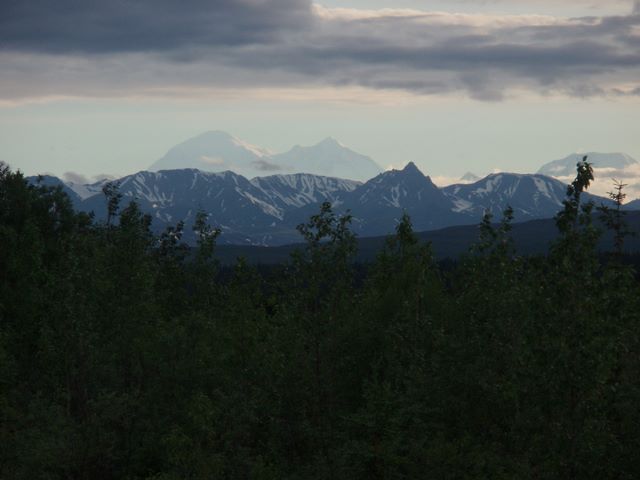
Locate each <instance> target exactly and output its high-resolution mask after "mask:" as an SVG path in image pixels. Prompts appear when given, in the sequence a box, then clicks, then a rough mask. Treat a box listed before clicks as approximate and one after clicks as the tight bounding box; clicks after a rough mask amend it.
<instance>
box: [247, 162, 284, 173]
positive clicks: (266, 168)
mask: <svg viewBox="0 0 640 480" xmlns="http://www.w3.org/2000/svg"><path fill="white" fill-rule="evenodd" d="M251 165H252V166H253V167H254V168H256V169H258V170H260V171H261V172H279V171H281V170H282V168H281V167H280V165H276V164H275V163H271V162H267V161H266V160H254V161H253V162H251Z"/></svg>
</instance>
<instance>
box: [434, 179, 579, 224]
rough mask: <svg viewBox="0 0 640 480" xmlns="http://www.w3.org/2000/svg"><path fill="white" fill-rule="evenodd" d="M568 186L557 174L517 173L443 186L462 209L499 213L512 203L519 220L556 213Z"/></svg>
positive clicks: (474, 211) (479, 212) (446, 193)
mask: <svg viewBox="0 0 640 480" xmlns="http://www.w3.org/2000/svg"><path fill="white" fill-rule="evenodd" d="M566 190H567V187H566V185H565V184H564V183H562V182H561V181H559V180H556V179H554V178H551V177H547V176H544V175H529V174H517V173H494V174H491V175H487V176H486V177H485V178H483V179H481V180H478V181H476V182H474V183H470V184H456V185H450V186H448V187H445V188H444V189H443V191H444V193H445V195H447V196H448V197H449V198H450V199H451V200H452V201H453V202H454V203H455V205H456V211H458V212H460V213H465V214H468V215H470V216H473V217H478V216H479V215H482V214H483V213H484V212H485V211H487V210H488V211H490V212H491V213H492V214H493V215H494V216H496V217H500V216H501V215H502V212H503V211H504V210H505V209H506V208H507V206H511V207H512V208H513V209H514V214H515V218H516V220H517V221H522V220H524V219H532V218H549V217H552V216H554V215H555V214H556V213H557V212H558V210H559V209H560V208H561V206H562V200H563V199H564V198H565V194H566Z"/></svg>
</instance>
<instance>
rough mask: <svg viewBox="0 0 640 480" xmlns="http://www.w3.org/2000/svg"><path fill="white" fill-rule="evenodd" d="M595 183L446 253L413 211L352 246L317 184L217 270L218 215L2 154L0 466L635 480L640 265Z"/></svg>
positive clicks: (16, 469) (588, 174)
mask: <svg viewBox="0 0 640 480" xmlns="http://www.w3.org/2000/svg"><path fill="white" fill-rule="evenodd" d="M592 180H593V173H592V168H591V166H590V164H589V163H588V162H586V161H583V162H581V163H579V164H578V166H577V173H576V178H575V180H574V181H573V183H572V184H571V185H569V186H568V188H567V197H566V200H565V201H564V207H563V209H562V210H561V211H560V212H559V213H558V215H557V216H556V219H555V220H556V225H557V228H558V231H559V235H558V238H557V240H555V242H554V243H553V245H552V246H551V248H550V249H549V251H548V253H547V254H546V255H529V256H523V255H519V254H518V253H517V252H516V251H515V250H514V248H513V244H512V242H511V240H510V236H509V231H510V228H511V223H512V220H513V218H512V216H513V215H512V212H511V211H510V210H509V209H507V210H506V211H505V212H504V216H503V218H502V219H492V218H491V217H489V216H488V215H486V216H485V218H484V219H483V220H482V222H481V223H480V225H479V228H478V232H479V235H478V240H477V242H476V244H475V245H474V247H473V248H472V250H471V251H470V252H469V253H468V254H466V255H464V256H462V257H460V258H458V259H457V260H456V261H455V262H452V263H450V264H448V267H447V268H442V266H441V265H440V264H438V263H437V262H436V261H435V260H434V258H433V254H432V251H431V249H430V245H429V244H425V243H422V242H420V241H418V239H417V237H416V235H415V234H414V232H413V230H412V226H411V219H410V218H408V217H407V216H406V215H405V216H404V217H403V218H402V220H401V221H400V222H399V223H398V225H397V229H396V234H395V235H394V236H391V237H390V238H389V239H388V241H387V243H386V245H385V247H384V248H383V249H382V250H381V251H380V252H379V254H378V256H377V258H376V260H375V262H372V263H370V264H367V265H359V264H356V263H355V262H354V261H353V259H354V256H355V253H356V241H355V237H354V235H353V233H352V232H351V231H350V228H349V226H350V221H351V218H350V217H349V215H345V216H339V215H336V214H335V213H334V212H333V211H332V209H331V205H330V204H328V203H325V204H323V205H322V206H321V208H320V209H319V211H318V213H317V214H315V215H314V216H312V217H311V218H310V219H309V220H308V221H307V222H306V223H303V224H301V225H300V226H299V227H298V230H299V232H300V235H301V239H302V240H303V241H304V246H303V247H301V248H299V249H298V250H297V251H296V252H295V253H294V254H293V255H292V256H291V259H290V261H289V262H287V263H284V264H282V265H279V266H278V267H274V268H271V269H269V271H268V272H264V271H261V270H260V269H259V268H257V267H256V266H252V265H250V264H248V263H247V262H245V261H243V260H242V259H238V262H237V263H236V265H235V266H234V267H233V268H231V269H223V268H221V266H220V265H219V262H218V261H217V260H216V240H217V238H218V235H219V233H220V231H219V230H218V229H217V228H216V226H215V225H209V224H208V222H207V215H206V213H205V212H200V213H199V215H198V217H197V220H196V222H195V224H194V226H193V230H194V232H195V234H196V237H197V239H198V243H197V245H196V246H187V245H186V244H184V243H183V241H182V239H181V237H182V234H183V231H184V229H185V226H184V225H182V224H178V225H175V226H174V227H172V228H169V229H167V230H166V231H165V232H163V233H162V234H159V235H157V234H154V233H153V231H152V229H151V221H152V220H151V218H150V217H149V216H147V215H144V214H143V213H142V212H141V211H140V209H139V207H138V206H137V205H136V203H135V202H132V203H129V204H128V205H123V204H122V202H121V198H120V196H119V194H118V191H117V188H116V186H115V185H112V186H110V187H108V188H106V189H105V191H104V193H105V202H107V205H108V212H109V215H108V218H107V220H106V221H103V222H97V221H95V220H94V219H93V218H92V217H91V216H90V215H87V214H85V213H78V212H75V211H74V210H73V208H72V206H71V203H70V201H69V199H68V198H67V197H66V195H65V194H64V193H63V192H62V191H61V190H60V189H59V188H57V189H56V188H52V187H45V186H43V185H31V184H29V183H28V182H27V181H26V179H25V178H24V176H23V175H22V174H21V173H20V172H13V171H12V170H11V169H10V168H9V167H8V166H6V165H0V478H2V479H30V480H35V479H96V480H99V479H131V480H133V479H148V480H151V479H153V480H170V479H218V478H220V479H223V478H228V479H241V478H247V479H249V478H250V479H292V480H293V479H400V478H433V479H523V478H535V479H551V478H563V479H565V478H569V479H573V478H581V479H588V478H594V479H604V478H612V479H613V478H615V479H632V478H638V476H639V475H640V313H639V312H640V302H639V300H640V295H638V293H639V291H638V288H639V284H638V279H637V272H636V271H635V269H634V267H633V266H632V265H629V264H628V263H626V262H625V261H624V255H623V251H624V240H625V238H626V237H627V236H628V235H629V234H630V231H629V228H628V226H627V225H626V223H625V217H624V212H623V211H622V210H621V209H620V205H621V204H622V202H623V200H624V193H623V190H622V185H620V184H619V185H618V186H617V187H614V188H612V193H611V197H612V199H613V200H614V201H615V205H616V206H614V207H599V206H597V205H593V204H591V203H588V202H581V199H580V196H581V194H582V193H583V192H584V191H585V190H586V189H587V188H588V186H589V183H590V182H591V181H592ZM594 218H598V219H600V220H599V222H598V224H597V225H605V226H606V228H608V229H610V230H611V232H613V237H614V239H615V242H614V247H613V249H612V251H610V252H606V253H605V254H602V253H599V252H598V250H597V243H598V238H599V236H600V235H602V233H603V232H602V229H601V228H600V227H599V226H597V225H596V223H595V222H594Z"/></svg>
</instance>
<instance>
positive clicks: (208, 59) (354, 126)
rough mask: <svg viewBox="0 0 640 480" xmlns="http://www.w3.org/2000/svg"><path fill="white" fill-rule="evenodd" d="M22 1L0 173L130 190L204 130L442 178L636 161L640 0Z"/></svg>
mask: <svg viewBox="0 0 640 480" xmlns="http://www.w3.org/2000/svg"><path fill="white" fill-rule="evenodd" d="M21 5H22V4H19V3H16V4H11V5H10V4H4V5H3V6H2V7H0V13H2V15H0V32H1V33H0V45H2V46H1V47H0V59H2V63H3V69H2V71H0V127H1V128H0V160H2V161H5V162H6V163H8V164H9V165H11V166H12V167H13V168H15V169H20V170H21V171H23V172H25V173H26V174H28V175H32V174H37V173H52V174H55V175H58V176H63V175H64V174H65V173H66V172H73V173H77V174H80V175H83V176H87V177H92V176H95V175H99V174H109V175H114V176H122V175H126V174H129V173H133V172H135V171H138V170H144V169H146V168H148V167H149V165H151V164H152V163H153V162H155V161H156V160H158V159H159V158H160V157H162V156H163V155H164V154H165V153H166V152H167V150H168V149H169V148H171V147H173V146H174V145H176V144H178V143H181V142H183V141H185V140H186V139H188V138H190V137H193V136H196V135H198V134H200V133H202V132H204V131H208V130H223V131H226V132H229V133H230V134H232V135H234V136H235V137H238V138H240V139H242V140H245V141H247V142H249V143H252V144H256V145H259V146H261V147H265V148H267V149H269V150H272V151H275V152H284V151H286V150H288V149H289V148H291V147H292V146H293V145H295V144H301V145H313V144H315V143H317V142H319V141H320V140H322V139H323V138H325V137H334V138H336V139H337V140H339V141H340V142H341V143H343V144H344V145H346V146H348V147H349V148H351V149H352V150H354V151H356V152H358V153H362V154H364V155H367V156H369V157H371V158H372V159H373V160H375V161H376V162H377V163H378V164H379V165H380V166H381V167H383V168H391V167H395V168H401V167H402V166H403V165H405V164H406V163H407V162H410V161H412V162H414V163H415V164H416V165H417V166H418V167H419V168H420V169H421V170H422V171H423V172H424V173H425V174H428V175H431V176H432V177H434V178H438V177H440V178H456V177H459V176H461V175H462V174H464V173H465V172H467V171H471V172H474V173H476V174H478V175H483V174H486V173H489V172H492V171H496V170H502V171H512V172H519V173H532V172H535V171H536V170H537V169H538V168H539V167H540V166H541V165H542V164H544V163H546V162H549V161H551V160H556V159H559V158H563V157H565V156H567V155H569V154H571V153H574V152H587V151H597V152H623V153H626V154H629V155H631V156H632V157H634V158H636V159H640V140H639V138H640V135H638V132H637V125H640V108H638V107H639V106H640V83H639V82H638V78H640V55H639V54H638V46H639V45H640V2H632V1H623V0H621V1H607V2H604V1H602V2H598V1H586V0H571V1H567V2H563V3H562V5H558V4H557V3H556V2H552V1H548V0H511V1H506V0H504V1H501V0H494V1H473V0H455V1H452V2H443V1H433V2H427V1H419V0H402V1H393V2H392V1H390V0H373V1H362V0H350V1H348V0H345V1H341V0H331V1H324V2H320V3H311V2H309V1H306V0H264V1H247V0H235V1H234V0H225V1H223V2H219V3H218V4H217V5H216V6H215V8H212V4H211V3H210V2H204V1H202V2H201V1H193V2H190V3H189V4H181V5H182V6H176V5H177V4H176V5H172V4H171V2H166V3H163V4H157V3H154V2H137V4H136V8H132V7H131V5H128V4H127V2H121V3H119V4H117V5H115V4H113V5H111V4H104V5H98V6H96V5H94V6H92V7H89V6H78V4H76V3H73V2H66V1H63V2H56V3H55V5H54V4H51V3H50V2H44V1H43V2H38V1H36V2H31V3H30V5H31V7H30V8H28V9H27V8H24V7H23V6H21ZM87 5H88V4H87ZM127 5H128V6H127ZM71 25H72V26H73V28H71V27H70V26H71Z"/></svg>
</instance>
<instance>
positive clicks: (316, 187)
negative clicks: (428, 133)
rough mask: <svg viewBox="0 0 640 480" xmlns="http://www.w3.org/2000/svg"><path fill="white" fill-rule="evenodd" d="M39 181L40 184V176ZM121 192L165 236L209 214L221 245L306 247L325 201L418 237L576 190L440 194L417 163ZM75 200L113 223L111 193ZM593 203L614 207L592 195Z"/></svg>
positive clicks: (151, 185)
mask: <svg viewBox="0 0 640 480" xmlns="http://www.w3.org/2000/svg"><path fill="white" fill-rule="evenodd" d="M30 181H32V182H35V177H32V178H31V180H30ZM47 182H49V184H52V185H54V184H55V185H61V186H62V187H63V188H66V189H68V187H66V184H65V183H64V182H63V181H62V180H60V179H57V178H56V177H47ZM119 188H120V193H121V194H122V195H123V203H127V202H128V201H131V200H136V201H137V202H138V203H139V204H140V207H141V209H142V211H143V212H145V213H148V214H150V215H151V216H152V217H153V218H154V220H155V222H154V228H156V229H157V230H160V229H163V228H165V227H166V226H169V225H175V224H176V223H177V222H179V221H183V222H185V224H186V229H185V231H186V236H187V240H189V235H190V233H189V232H190V226H191V224H192V222H193V220H194V218H195V214H196V212H197V211H198V210H203V211H205V212H206V213H207V214H208V217H209V222H210V223H211V224H212V225H214V226H218V227H220V228H221V229H222V232H223V235H222V236H221V237H220V241H221V243H230V244H255V245H282V244H287V243H291V242H294V241H296V240H297V239H298V233H297V231H296V226H297V225H298V224H300V223H302V222H305V221H307V220H308V218H309V217H310V216H311V215H313V214H315V213H317V211H318V208H319V204H320V203H322V202H325V201H326V202H330V203H331V204H332V206H333V208H334V210H335V211H336V213H337V214H345V213H347V212H348V213H350V214H351V215H352V217H353V221H352V229H353V231H354V232H355V233H356V234H358V235H360V236H363V237H364V236H374V235H386V234H390V233H393V231H394V228H395V225H396V224H397V222H398V221H399V219H400V217H401V216H402V215H403V214H404V213H407V214H409V216H410V217H411V218H412V222H413V225H414V228H415V229H416V231H429V230H435V229H439V228H444V227H449V226H454V225H469V224H477V223H479V222H480V220H481V218H482V215H483V214H484V212H485V211H489V212H491V213H492V214H493V215H495V216H499V215H500V214H501V213H502V211H503V210H504V209H505V208H506V207H507V205H510V206H511V207H512V208H513V209H514V212H515V221H516V222H522V221H527V220H532V219H539V218H551V217H553V216H554V215H555V214H556V213H557V212H558V211H559V210H560V209H561V208H562V200H563V199H564V197H565V193H566V185H565V184H563V183H562V182H561V181H559V180H557V179H554V178H552V177H546V176H543V175H538V174H513V173H499V174H490V175H488V176H486V177H484V178H483V179H480V180H478V181H476V182H474V183H465V184H454V185H450V186H447V187H443V188H440V187H437V186H436V185H435V184H434V183H433V182H432V180H431V178H430V177H429V176H427V175H424V174H423V173H422V172H421V171H420V169H419V168H418V167H417V166H416V165H415V164H414V163H413V162H409V163H408V164H407V165H406V166H405V167H404V168H402V169H399V170H389V171H386V172H383V173H380V174H379V175H376V176H375V177H373V178H372V179H370V180H368V181H367V182H364V183H363V182H357V181H353V180H346V179H340V178H336V177H325V176H321V175H313V174H284V175H283V174H278V175H268V176H263V177H254V178H252V179H248V178H246V177H244V176H243V175H240V174H237V173H235V172H233V171H228V170H227V171H223V172H203V171H201V170H198V169H175V170H160V171H157V172H149V171H144V170H143V171H140V172H137V173H134V174H132V175H127V176H125V177H122V178H121V179H119ZM69 191H71V190H70V189H69ZM71 192H72V191H71ZM72 194H73V195H74V198H73V202H74V205H75V206H76V208H77V209H79V210H83V211H93V212H94V213H95V215H96V217H97V218H98V219H103V218H105V216H106V202H105V200H104V198H103V197H102V195H101V194H95V195H93V196H91V197H88V198H85V199H82V198H80V197H79V196H78V195H77V194H75V192H72ZM584 198H585V200H589V199H593V200H595V201H596V203H598V202H603V203H606V202H609V200H607V199H605V198H601V197H596V196H592V195H590V194H588V193H585V197H584Z"/></svg>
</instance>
